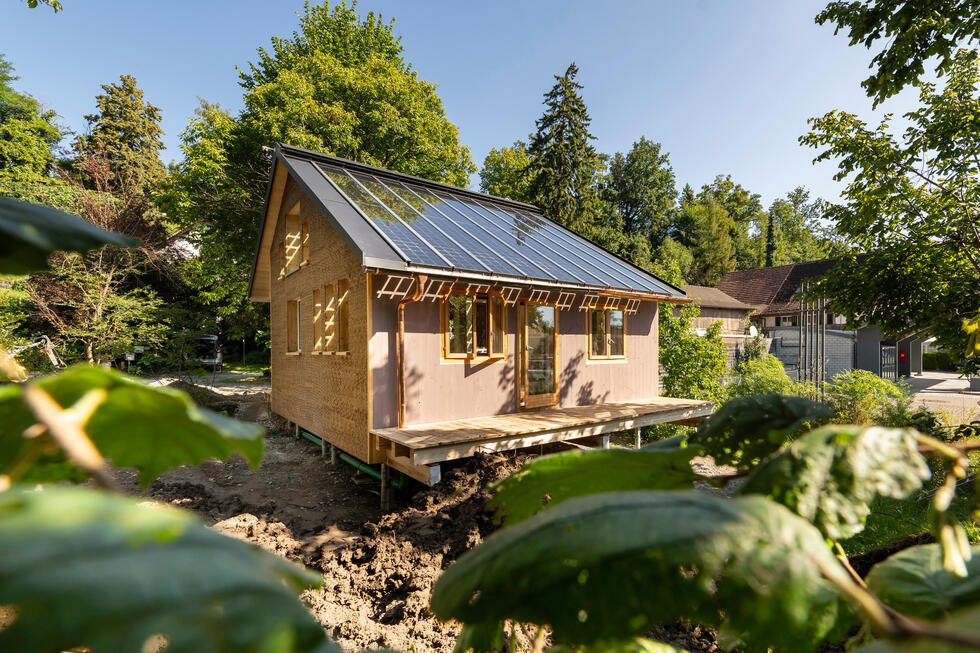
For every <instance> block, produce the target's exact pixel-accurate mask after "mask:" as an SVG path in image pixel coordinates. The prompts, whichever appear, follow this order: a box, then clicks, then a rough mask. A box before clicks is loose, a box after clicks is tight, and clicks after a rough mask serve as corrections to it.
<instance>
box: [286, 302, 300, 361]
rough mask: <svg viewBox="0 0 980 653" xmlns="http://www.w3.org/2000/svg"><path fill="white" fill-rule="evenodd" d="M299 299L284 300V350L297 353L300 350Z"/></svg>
mask: <svg viewBox="0 0 980 653" xmlns="http://www.w3.org/2000/svg"><path fill="white" fill-rule="evenodd" d="M301 335H302V332H301V329H300V300H298V299H291V300H289V301H288V302H286V352H287V353H290V354H298V353H299V352H300V342H301V340H300V338H301Z"/></svg>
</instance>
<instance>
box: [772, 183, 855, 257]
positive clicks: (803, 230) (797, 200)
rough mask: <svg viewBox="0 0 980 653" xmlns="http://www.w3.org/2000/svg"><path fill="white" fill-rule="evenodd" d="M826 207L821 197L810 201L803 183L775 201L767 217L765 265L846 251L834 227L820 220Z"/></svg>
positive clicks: (834, 254)
mask: <svg viewBox="0 0 980 653" xmlns="http://www.w3.org/2000/svg"><path fill="white" fill-rule="evenodd" d="M826 206H827V204H826V202H824V201H823V200H821V199H819V198H817V199H815V200H811V199H810V191H808V190H807V189H806V188H803V187H802V186H798V187H796V188H794V189H793V190H791V191H790V192H789V193H787V194H786V197H784V198H779V199H776V200H774V201H773V203H772V204H771V205H770V207H769V211H768V218H767V220H766V233H765V238H766V242H765V251H766V265H785V264H787V263H801V262H803V261H815V260H819V259H824V258H830V257H832V256H836V255H839V254H841V253H843V252H842V248H841V247H840V246H839V243H838V242H837V241H836V240H835V238H834V235H833V234H832V232H831V230H828V229H827V228H826V227H825V226H824V225H823V224H822V223H821V221H822V219H823V217H824V214H825V213H826ZM760 237H761V234H760ZM770 253H771V256H770Z"/></svg>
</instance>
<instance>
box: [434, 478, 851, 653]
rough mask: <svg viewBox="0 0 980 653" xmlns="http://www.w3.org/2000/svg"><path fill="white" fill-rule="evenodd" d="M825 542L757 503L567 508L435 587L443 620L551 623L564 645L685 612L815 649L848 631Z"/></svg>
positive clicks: (619, 501) (667, 501)
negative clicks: (829, 577) (828, 576)
mask: <svg viewBox="0 0 980 653" xmlns="http://www.w3.org/2000/svg"><path fill="white" fill-rule="evenodd" d="M821 568H823V569H825V570H827V571H828V573H832V574H836V575H838V576H839V577H840V578H842V579H843V578H844V574H845V572H844V570H843V568H841V567H840V565H839V563H838V562H837V560H836V559H835V558H834V556H833V555H832V554H831V553H830V551H829V550H828V548H827V546H826V544H825V542H824V540H823V538H822V537H821V535H820V533H819V532H818V531H817V530H816V529H815V528H813V526H811V525H810V524H808V523H807V522H805V521H804V520H802V519H800V518H799V517H797V516H796V515H794V514H792V513H791V512H789V511H788V510H786V509H785V508H783V507H782V506H779V505H777V504H774V503H772V502H771V501H769V500H767V499H764V498H762V497H744V498H738V499H728V498H724V497H717V496H712V495H708V494H705V493H702V492H697V491H695V490H690V491H675V492H655V491H654V492H613V493H605V494H594V495H590V496H586V497H579V498H575V499H570V500H568V501H565V502H564V503H562V504H560V505H558V506H555V507H554V508H550V509H548V510H545V511H543V512H541V513H538V514H536V515H534V516H532V517H530V518H529V519H527V520H525V521H523V522H521V523H519V524H517V525H515V526H510V527H507V528H504V529H502V530H501V531H498V532H497V533H495V534H493V535H491V536H490V537H489V538H487V540H486V541H485V542H484V543H483V544H481V545H480V546H478V547H477V548H476V549H474V550H472V551H470V552H468V553H466V554H465V555H464V556H462V557H461V558H460V559H459V560H457V561H456V563H455V564H453V565H452V566H451V567H449V569H447V570H446V572H445V573H444V574H443V576H442V577H441V578H440V579H439V581H438V582H437V584H436V587H435V590H434V592H433V595H432V609H433V611H434V612H435V613H436V614H437V615H438V616H439V617H440V618H442V619H457V620H459V621H462V622H464V623H466V624H493V623H496V622H500V621H504V620H506V619H513V620H515V621H519V622H530V623H537V624H544V625H548V626H550V627H551V628H553V630H554V638H555V641H556V642H557V643H560V644H586V645H588V644H594V643H597V642H599V641H602V640H615V639H618V640H621V641H622V640H626V639H629V638H631V637H633V636H637V635H640V634H642V633H644V632H646V631H648V630H649V629H650V628H651V627H652V626H653V625H656V624H659V623H664V622H669V621H673V620H676V619H678V618H680V617H685V618H691V619H693V620H695V621H700V622H702V623H708V624H713V625H717V624H719V623H720V622H721V616H720V615H721V614H722V613H723V614H724V615H725V616H726V617H727V623H726V629H727V630H728V631H729V632H732V633H735V634H736V635H737V636H738V637H740V638H741V639H742V640H743V641H744V642H745V643H746V647H747V648H748V649H752V650H765V648H766V647H772V648H774V649H777V650H793V651H806V650H812V649H813V648H814V647H815V646H816V645H817V643H818V642H820V641H821V640H822V639H824V637H826V636H827V633H828V632H829V631H830V629H831V627H832V624H834V623H835V622H837V624H838V625H843V626H844V627H846V625H847V623H848V619H847V618H845V617H843V616H842V615H841V614H840V612H839V610H840V609H841V605H840V603H839V600H838V597H837V595H836V593H835V592H834V591H833V590H832V589H830V587H829V584H828V583H826V581H824V580H823V579H822V578H821V572H820V569H821Z"/></svg>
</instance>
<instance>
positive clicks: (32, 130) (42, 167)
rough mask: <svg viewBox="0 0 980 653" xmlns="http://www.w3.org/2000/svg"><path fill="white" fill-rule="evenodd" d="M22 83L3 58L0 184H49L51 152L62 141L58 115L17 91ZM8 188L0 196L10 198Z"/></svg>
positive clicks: (0, 61)
mask: <svg viewBox="0 0 980 653" xmlns="http://www.w3.org/2000/svg"><path fill="white" fill-rule="evenodd" d="M17 79H19V78H18V77H16V76H14V68H13V66H11V65H10V63H9V62H8V61H7V60H6V59H4V57H3V55H0V182H38V181H50V176H49V174H48V173H49V172H50V171H51V168H52V166H53V165H54V162H55V157H54V154H52V148H54V146H55V145H57V144H58V141H60V140H61V134H62V132H61V128H60V127H59V126H58V125H57V124H56V123H55V118H56V117H57V114H56V113H55V112H54V111H51V110H47V111H45V110H44V109H42V108H41V104H40V103H39V102H38V101H37V100H35V99H34V98H33V97H31V96H30V95H28V94H26V93H19V92H17V91H15V90H14V88H13V85H12V83H13V82H14V81H16V80H17ZM7 186H8V184H4V187H3V189H2V190H0V192H2V194H10V192H9V188H8V187H7Z"/></svg>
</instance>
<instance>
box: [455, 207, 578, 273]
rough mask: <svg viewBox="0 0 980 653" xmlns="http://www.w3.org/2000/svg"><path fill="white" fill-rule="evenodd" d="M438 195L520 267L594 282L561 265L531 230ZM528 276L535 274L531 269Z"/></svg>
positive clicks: (487, 240)
mask: <svg viewBox="0 0 980 653" xmlns="http://www.w3.org/2000/svg"><path fill="white" fill-rule="evenodd" d="M439 199H440V200H442V201H443V202H444V203H445V204H446V206H448V207H449V208H451V209H453V210H454V211H455V215H458V216H459V217H460V219H463V220H466V221H468V222H469V223H470V224H472V225H473V228H474V229H475V230H478V231H479V233H480V235H481V237H482V238H483V239H484V241H485V242H493V243H496V244H497V245H496V246H497V248H498V251H500V252H502V253H503V254H505V255H509V256H510V257H511V258H512V259H515V260H518V261H519V262H520V264H521V265H522V266H523V267H525V268H532V270H533V271H536V272H538V274H539V275H540V274H547V275H549V276H550V277H551V278H553V279H555V280H557V281H564V282H566V283H577V284H581V283H594V281H592V280H586V279H583V278H582V276H580V275H578V274H576V272H577V271H575V270H571V269H569V266H567V265H563V264H562V261H561V260H560V259H558V260H556V259H557V258H558V257H556V256H555V255H554V253H553V252H551V251H549V250H548V249H547V248H544V247H542V246H541V245H540V244H539V243H537V242H536V241H535V240H534V239H533V236H532V234H531V232H530V231H529V230H525V229H524V227H523V225H520V224H515V223H512V224H510V225H508V224H504V223H502V222H498V221H496V220H493V219H492V217H491V216H488V215H487V214H485V213H480V212H479V211H478V209H477V208H476V207H474V206H471V205H470V204H469V203H468V202H465V201H462V200H460V199H458V198H456V197H455V196H448V195H440V196H439ZM531 276H535V275H534V274H533V273H532V274H531Z"/></svg>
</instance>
